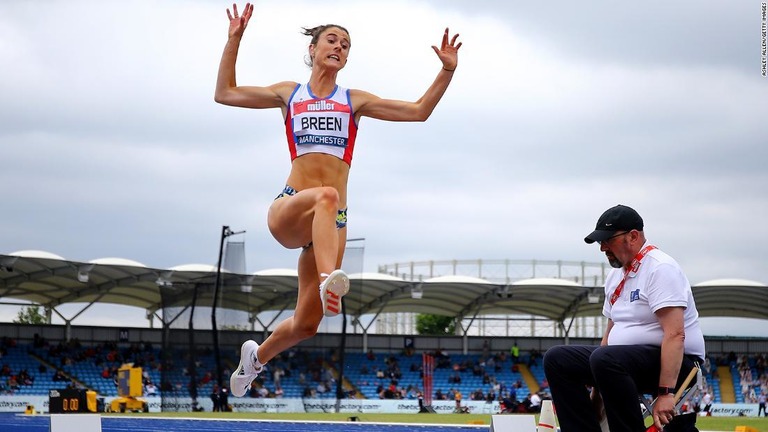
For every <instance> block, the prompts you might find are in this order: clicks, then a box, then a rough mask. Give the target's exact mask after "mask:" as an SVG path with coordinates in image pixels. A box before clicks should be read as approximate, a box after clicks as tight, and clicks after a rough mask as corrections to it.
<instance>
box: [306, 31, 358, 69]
mask: <svg viewBox="0 0 768 432" xmlns="http://www.w3.org/2000/svg"><path fill="white" fill-rule="evenodd" d="M349 47H350V42H349V35H348V34H347V32H345V31H344V30H342V29H340V28H338V27H330V28H328V29H326V30H325V31H324V32H323V33H322V34H320V37H319V38H318V39H317V44H314V45H310V46H309V56H310V57H311V58H312V63H313V64H315V65H320V66H326V67H331V68H334V69H336V70H340V69H341V68H343V67H344V66H345V65H346V64H347V57H348V56H349Z"/></svg>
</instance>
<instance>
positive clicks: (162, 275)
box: [0, 251, 768, 326]
mask: <svg viewBox="0 0 768 432" xmlns="http://www.w3.org/2000/svg"><path fill="white" fill-rule="evenodd" d="M220 277H221V279H220V284H219V287H220V292H221V293H222V295H221V296H220V297H219V301H218V306H219V307H222V308H228V309H234V310H242V311H246V312H249V314H250V315H251V316H254V317H255V316H256V315H257V314H259V313H261V312H265V311H284V310H292V309H293V308H294V307H295V304H296V295H297V273H296V271H295V270H288V269H272V270H264V271H260V272H256V273H254V274H248V275H245V274H234V273H230V272H228V271H226V270H222V272H221V274H220ZM216 278H217V274H216V267H215V266H210V265H196V264H193V265H182V266H176V267H173V268H170V269H156V268H150V267H146V266H145V265H143V264H141V263H139V262H136V261H131V260H126V259H122V258H103V259H97V260H93V261H90V262H77V261H69V260H66V259H64V258H62V257H60V256H57V255H54V254H50V253H48V252H41V251H20V252H14V253H11V254H8V255H0V302H4V303H8V302H9V301H11V300H17V301H24V302H30V303H34V304H39V305H41V306H43V307H45V308H50V309H51V310H53V311H55V310H56V307H58V306H60V305H62V304H67V303H86V304H87V305H88V306H90V305H92V304H94V303H114V304H120V305H127V306H134V307H138V308H142V309H145V310H146V311H147V316H152V315H153V314H155V313H156V312H157V311H158V310H161V309H162V308H163V307H177V308H178V307H187V306H189V305H190V304H191V301H192V299H193V297H194V296H195V295H196V296H197V297H196V302H195V303H196V305H197V306H212V305H213V298H214V291H215V287H216V285H217V284H216ZM350 281H351V285H352V289H351V291H350V293H349V294H348V295H347V296H346V297H344V302H345V308H346V312H347V314H348V315H352V316H355V317H360V316H362V315H366V314H374V315H377V314H380V313H389V312H416V313H429V314H439V315H448V316H454V317H460V318H468V319H474V318H477V317H479V316H483V315H526V316H535V317H540V318H543V319H548V320H553V321H556V322H558V323H560V324H561V325H563V326H567V325H568V324H569V321H570V320H572V319H573V318H575V317H579V316H598V315H600V314H601V311H602V304H603V300H604V292H603V288H602V287H585V286H582V285H579V284H577V283H575V282H572V281H568V280H564V279H553V278H536V279H527V280H521V281H517V282H513V283H510V284H495V283H490V282H488V281H486V280H483V279H478V278H473V277H467V276H441V277H436V278H432V279H427V280H424V281H406V280H403V279H400V278H398V277H394V276H390V275H386V274H381V273H358V274H351V275H350ZM693 293H694V297H695V299H696V304H697V307H698V309H699V313H700V315H701V316H703V317H715V316H719V317H746V318H759V319H768V286H766V285H764V284H761V283H758V282H754V281H746V280H739V279H721V280H713V281H709V282H704V283H700V284H697V285H694V286H693ZM56 313H58V312H56ZM62 318H63V317H62ZM65 320H66V319H65Z"/></svg>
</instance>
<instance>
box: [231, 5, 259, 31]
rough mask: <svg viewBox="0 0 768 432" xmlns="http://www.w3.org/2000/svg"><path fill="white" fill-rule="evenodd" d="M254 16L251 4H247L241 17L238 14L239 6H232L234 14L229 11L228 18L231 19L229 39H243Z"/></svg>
mask: <svg viewBox="0 0 768 432" xmlns="http://www.w3.org/2000/svg"><path fill="white" fill-rule="evenodd" d="M251 15H253V5H252V4H250V3H246V4H245V9H244V10H243V14H242V15H239V14H238V12H237V4H235V3H233V4H232V13H230V12H229V9H227V17H229V37H233V36H235V37H242V36H243V32H244V31H245V28H246V27H247V26H248V21H250V20H251Z"/></svg>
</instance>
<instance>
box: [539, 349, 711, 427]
mask: <svg viewBox="0 0 768 432" xmlns="http://www.w3.org/2000/svg"><path fill="white" fill-rule="evenodd" d="M696 361H699V360H698V359H696V358H695V357H689V356H685V357H683V363H682V367H681V368H680V373H679V375H678V378H677V385H676V387H678V388H679V387H680V385H682V382H683V381H684V380H685V378H686V377H687V376H688V373H689V372H690V371H691V369H693V367H694V365H695V362H696ZM660 371H661V348H660V347H658V346H653V345H610V346H587V345H560V346H556V347H552V348H550V349H549V350H547V352H546V354H544V373H545V374H546V377H547V381H548V382H549V388H550V390H551V392H552V402H553V404H554V406H555V411H556V412H557V418H558V420H559V422H560V428H561V430H562V432H601V430H600V424H599V422H598V418H597V414H596V413H595V411H594V409H593V407H592V402H591V400H590V398H589V392H588V390H587V386H590V387H597V388H598V389H599V390H600V394H601V396H602V398H603V404H604V406H605V411H606V416H607V418H608V426H609V427H610V429H611V432H645V430H646V427H645V425H644V423H643V416H642V412H641V409H640V401H639V399H638V396H639V395H643V394H651V395H652V394H655V393H656V389H657V387H658V385H659V373H660ZM695 424H696V416H695V415H680V416H677V417H675V419H674V420H673V421H672V422H670V424H668V425H667V426H666V427H665V428H664V430H665V431H668V432H672V431H686V432H689V431H696V430H697V429H696V426H695Z"/></svg>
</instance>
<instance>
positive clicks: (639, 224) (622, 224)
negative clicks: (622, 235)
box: [584, 204, 643, 244]
mask: <svg viewBox="0 0 768 432" xmlns="http://www.w3.org/2000/svg"><path fill="white" fill-rule="evenodd" d="M631 230H638V231H642V230H643V218H641V217H640V215H639V214H638V213H637V212H636V211H635V210H634V209H633V208H631V207H627V206H625V205H621V204H619V205H617V206H616V207H611V208H609V209H608V210H606V211H605V212H604V213H603V214H602V215H600V219H598V220H597V225H595V230H594V231H592V233H591V234H589V235H588V236H586V237H584V241H585V242H587V243H590V244H592V243H594V242H596V241H603V240H608V238H610V237H611V236H612V235H614V234H615V233H616V232H618V231H631Z"/></svg>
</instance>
